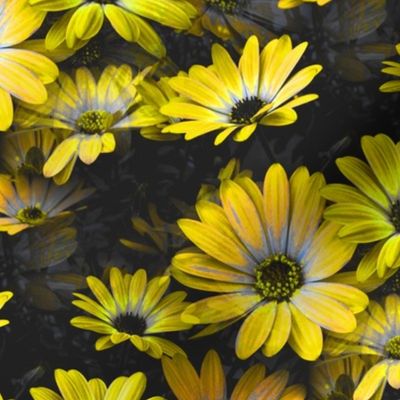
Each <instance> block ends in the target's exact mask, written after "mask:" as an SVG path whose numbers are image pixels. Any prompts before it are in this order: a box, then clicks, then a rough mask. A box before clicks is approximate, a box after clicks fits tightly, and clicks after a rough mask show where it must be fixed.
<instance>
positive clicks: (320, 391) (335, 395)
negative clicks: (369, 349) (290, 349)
mask: <svg viewBox="0 0 400 400" xmlns="http://www.w3.org/2000/svg"><path fill="white" fill-rule="evenodd" d="M373 360H375V357H373ZM373 360H367V359H366V358H361V357H360V356H358V355H354V356H349V357H345V358H337V359H333V360H323V361H320V362H317V363H315V364H313V365H312V367H311V373H310V389H311V393H310V399H311V400H327V399H328V400H353V394H354V390H355V388H356V387H357V386H358V384H359V383H360V381H361V379H362V378H363V376H364V374H365V372H366V371H367V370H368V368H369V367H370V366H371V362H372V361H373ZM381 398H382V390H381V391H380V392H377V393H376V394H375V396H374V397H373V400H380V399H381Z"/></svg>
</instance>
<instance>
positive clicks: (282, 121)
mask: <svg viewBox="0 0 400 400" xmlns="http://www.w3.org/2000/svg"><path fill="white" fill-rule="evenodd" d="M306 48H307V42H303V43H301V44H299V45H298V46H296V47H294V48H293V47H292V41H291V39H290V37H289V36H288V35H284V36H282V37H280V38H279V39H273V40H271V41H270V42H269V43H268V44H267V45H266V46H265V47H264V49H263V50H262V51H261V53H260V49H259V43H258V39H257V37H256V36H251V37H250V38H249V39H248V40H247V43H246V45H245V47H244V50H243V54H242V56H241V58H240V60H239V65H238V66H237V65H236V64H235V63H234V61H233V60H232V58H231V56H230V55H229V53H228V52H227V50H226V49H225V48H224V47H222V46H221V45H219V44H214V45H213V47H212V61H213V64H212V65H211V66H210V67H208V68H207V67H204V66H202V65H194V66H192V67H191V68H190V70H189V73H188V76H182V75H178V76H176V77H173V78H171V79H170V80H169V84H170V85H171V87H172V88H173V89H174V90H175V91H176V92H177V93H178V94H180V96H181V98H178V99H176V100H175V101H170V102H169V104H167V105H165V106H163V107H162V108H161V112H162V113H164V114H166V115H168V116H170V117H173V118H178V119H179V120H180V121H178V122H176V123H174V124H171V125H169V126H168V127H166V128H164V129H163V132H169V133H175V134H185V139H187V140H191V139H194V138H197V137H199V136H201V135H204V134H207V133H210V132H213V131H217V132H218V135H217V137H216V139H215V142H214V143H215V144H216V145H217V144H220V143H222V142H223V141H224V140H225V139H226V138H227V137H228V136H229V135H231V134H234V140H236V141H239V142H242V141H245V140H247V139H248V138H249V137H250V136H251V135H252V134H253V132H254V131H255V129H256V128H257V126H258V125H259V124H261V125H274V126H282V125H288V124H292V123H294V122H295V121H296V119H297V114H296V112H295V111H294V108H295V107H297V106H300V105H302V104H305V103H308V102H310V101H313V100H316V99H317V98H318V95H316V94H306V95H301V96H298V93H299V92H300V91H302V90H303V89H304V88H305V87H307V86H308V85H309V84H310V83H311V81H312V80H313V79H314V77H315V76H316V75H317V74H318V73H319V72H320V71H321V69H322V67H321V66H320V65H311V66H308V67H306V68H303V69H301V70H300V71H299V72H297V73H296V74H295V75H293V76H292V77H291V78H289V76H290V74H291V72H292V70H293V69H294V68H295V66H296V64H297V63H298V62H299V60H300V59H301V57H302V55H303V54H304V52H305V50H306Z"/></svg>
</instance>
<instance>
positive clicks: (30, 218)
mask: <svg viewBox="0 0 400 400" xmlns="http://www.w3.org/2000/svg"><path fill="white" fill-rule="evenodd" d="M17 218H18V219H19V220H20V221H21V222H22V223H24V224H29V225H38V224H40V223H41V222H43V220H44V219H46V213H45V212H43V211H42V210H41V209H40V208H39V207H37V206H34V207H25V208H23V209H21V210H19V211H18V212H17Z"/></svg>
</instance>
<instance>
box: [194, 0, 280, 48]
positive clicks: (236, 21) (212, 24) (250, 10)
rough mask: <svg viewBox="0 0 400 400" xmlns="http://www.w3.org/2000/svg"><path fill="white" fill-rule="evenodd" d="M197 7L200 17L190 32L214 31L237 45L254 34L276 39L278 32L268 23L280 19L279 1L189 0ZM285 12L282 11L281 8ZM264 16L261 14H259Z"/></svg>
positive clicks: (196, 18)
mask: <svg viewBox="0 0 400 400" xmlns="http://www.w3.org/2000/svg"><path fill="white" fill-rule="evenodd" d="M188 1H189V2H190V3H191V4H193V5H194V6H195V7H196V9H197V14H198V15H197V17H195V19H194V20H193V25H192V27H191V28H190V30H189V33H191V34H193V35H196V36H202V35H203V34H204V32H205V31H209V32H211V33H212V34H213V35H215V36H217V37H218V38H220V39H222V40H229V41H230V42H233V44H234V45H236V44H239V43H241V42H242V39H243V38H245V37H249V36H251V35H252V34H254V35H257V37H258V38H259V39H260V40H268V39H272V38H273V37H275V36H276V35H275V34H273V33H272V32H271V31H269V30H268V29H266V28H265V26H264V25H267V24H266V23H269V24H271V25H272V21H274V22H276V17H277V13H279V11H280V10H278V9H277V7H276V5H275V4H268V1H260V0H188ZM281 13H282V11H281ZM257 16H258V17H260V18H257ZM238 47H240V46H238Z"/></svg>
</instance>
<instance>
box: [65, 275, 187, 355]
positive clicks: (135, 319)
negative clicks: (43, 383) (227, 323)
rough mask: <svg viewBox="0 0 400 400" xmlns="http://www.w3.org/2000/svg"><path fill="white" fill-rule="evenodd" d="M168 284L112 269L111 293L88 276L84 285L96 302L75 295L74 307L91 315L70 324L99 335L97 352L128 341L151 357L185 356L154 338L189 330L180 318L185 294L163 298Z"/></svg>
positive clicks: (163, 340)
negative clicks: (178, 354)
mask: <svg viewBox="0 0 400 400" xmlns="http://www.w3.org/2000/svg"><path fill="white" fill-rule="evenodd" d="M169 283H170V278H169V277H168V276H159V277H155V278H153V279H151V280H150V281H147V274H146V271H145V270H144V269H139V270H137V271H136V272H135V273H134V274H133V275H131V274H128V273H126V274H123V273H122V272H121V270H120V269H119V268H112V269H111V271H110V286H111V292H110V291H109V290H108V288H107V287H106V286H105V285H104V283H103V282H102V281H101V280H100V279H98V278H96V277H94V276H89V277H88V278H87V284H88V286H89V288H90V290H91V291H92V292H93V294H94V295H95V297H96V299H97V302H96V301H94V300H92V299H91V298H90V297H88V296H86V295H84V294H81V293H74V295H75V296H76V297H77V298H78V300H74V301H73V304H74V305H75V306H77V307H79V308H81V309H82V310H84V311H86V312H87V313H89V314H91V316H79V317H75V318H73V319H72V320H71V324H72V325H73V326H75V327H76V328H80V329H85V330H89V331H93V332H96V333H99V334H101V335H102V336H101V337H100V338H99V339H98V340H97V342H96V350H105V349H109V348H110V347H113V346H115V345H117V344H119V343H122V342H126V341H130V342H131V343H132V345H133V346H135V347H136V349H138V350H139V351H143V352H145V353H147V354H148V355H150V356H151V357H154V358H161V356H162V355H163V354H167V355H169V356H173V355H174V354H175V353H182V354H184V353H183V350H182V349H181V348H180V347H178V346H177V345H175V344H174V343H172V342H171V341H169V340H167V339H164V338H162V337H159V336H156V335H157V334H160V333H164V332H176V331H182V330H186V329H189V328H190V327H191V324H188V323H185V322H183V321H181V319H180V315H181V313H182V311H183V310H184V309H185V308H186V307H187V305H188V303H187V302H184V299H185V297H186V293H185V292H173V293H170V294H167V295H165V292H166V291H167V289H168V287H169Z"/></svg>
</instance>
